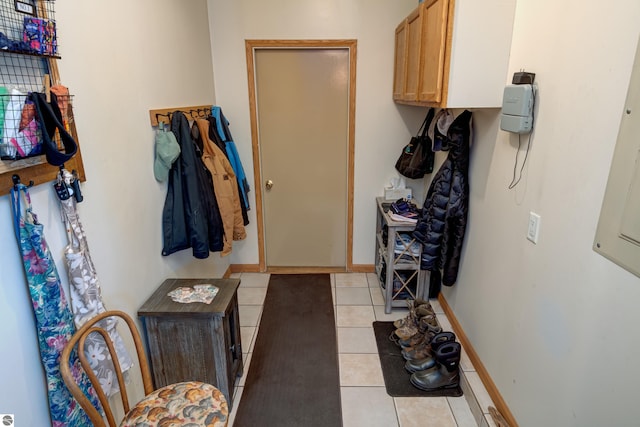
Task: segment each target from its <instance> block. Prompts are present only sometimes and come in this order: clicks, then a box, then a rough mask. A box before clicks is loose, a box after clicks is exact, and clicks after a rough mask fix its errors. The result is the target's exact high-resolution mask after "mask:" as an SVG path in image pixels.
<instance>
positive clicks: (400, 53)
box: [393, 20, 407, 100]
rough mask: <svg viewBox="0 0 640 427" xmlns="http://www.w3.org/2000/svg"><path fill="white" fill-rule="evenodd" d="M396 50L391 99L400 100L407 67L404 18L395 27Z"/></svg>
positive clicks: (405, 24) (405, 22)
mask: <svg viewBox="0 0 640 427" xmlns="http://www.w3.org/2000/svg"><path fill="white" fill-rule="evenodd" d="M395 45H396V52H395V66H394V73H393V99H396V100H402V99H403V92H404V81H405V74H406V73H405V72H406V69H407V64H406V59H407V52H406V48H407V21H406V20H404V21H402V22H401V23H400V25H398V27H397V28H396V43H395Z"/></svg>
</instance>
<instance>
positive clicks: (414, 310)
mask: <svg viewBox="0 0 640 427" xmlns="http://www.w3.org/2000/svg"><path fill="white" fill-rule="evenodd" d="M409 301H410V300H409ZM425 316H435V313H434V311H433V308H431V305H430V304H428V303H427V304H422V305H418V306H415V307H413V305H412V304H411V302H409V314H407V316H406V317H404V318H402V319H398V320H396V321H395V322H393V326H395V327H396V329H399V328H402V327H403V326H405V325H408V324H415V325H417V324H418V322H419V321H420V319H421V318H423V317H425Z"/></svg>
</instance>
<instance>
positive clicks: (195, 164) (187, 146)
mask: <svg viewBox="0 0 640 427" xmlns="http://www.w3.org/2000/svg"><path fill="white" fill-rule="evenodd" d="M171 131H172V132H173V133H174V134H175V136H176V140H177V141H178V144H180V150H181V151H180V156H179V157H178V158H177V159H176V161H175V162H174V163H173V165H172V167H171V171H170V172H169V186H168V189H167V198H166V199H165V203H164V209H163V211H162V230H163V237H164V242H163V244H164V246H163V248H162V255H165V256H166V255H170V254H172V253H174V252H177V251H180V250H183V249H187V248H191V249H192V251H193V256H194V257H196V258H207V257H208V256H209V252H210V251H214V252H218V251H221V250H222V245H223V240H222V233H223V228H222V218H221V216H220V210H219V209H218V203H217V200H216V196H215V193H214V191H213V181H212V177H211V173H210V172H209V170H208V169H207V168H206V167H205V165H204V163H203V162H202V159H201V156H202V154H201V151H200V150H199V149H198V147H197V145H196V144H195V142H194V141H193V140H192V138H191V133H190V130H189V122H188V121H187V118H186V117H185V115H184V114H183V113H181V112H179V111H176V112H175V113H174V114H173V116H172V118H171Z"/></svg>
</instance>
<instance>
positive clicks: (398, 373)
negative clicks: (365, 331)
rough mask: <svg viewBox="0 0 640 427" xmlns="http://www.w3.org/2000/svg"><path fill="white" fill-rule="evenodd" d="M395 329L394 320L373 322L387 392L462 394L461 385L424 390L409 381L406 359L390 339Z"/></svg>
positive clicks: (403, 395) (401, 395) (411, 395)
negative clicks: (405, 367)
mask: <svg viewBox="0 0 640 427" xmlns="http://www.w3.org/2000/svg"><path fill="white" fill-rule="evenodd" d="M395 329H396V328H395V327H394V326H393V322H373V332H374V334H375V336H376V344H377V345H378V356H380V364H381V365H382V376H383V377H384V385H385V387H386V389H387V394H389V396H392V397H436V396H450V397H457V396H462V389H461V388H460V386H459V385H458V387H455V388H447V389H442V390H434V391H424V390H420V389H419V388H416V387H414V386H413V385H412V384H411V382H410V381H409V378H411V374H410V373H409V372H407V371H406V370H405V369H404V364H405V360H404V358H403V357H402V354H401V353H400V351H401V349H400V347H398V346H397V345H396V343H394V342H393V341H391V340H390V339H389V336H390V335H391V333H392V332H393V331H394V330H395ZM461 375H462V374H461Z"/></svg>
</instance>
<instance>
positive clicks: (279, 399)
mask: <svg viewBox="0 0 640 427" xmlns="http://www.w3.org/2000/svg"><path fill="white" fill-rule="evenodd" d="M334 319H335V317H334V312H333V300H332V297H331V280H330V278H329V275H328V274H289V275H287V274H272V275H271V278H270V279H269V287H268V289H267V296H266V298H265V301H264V310H263V313H262V319H261V320H260V327H259V329H258V336H257V338H256V344H255V348H254V350H253V355H252V357H251V363H250V365H249V373H248V374H247V380H246V383H245V386H244V390H243V392H242V397H241V398H240V404H239V406H238V412H237V415H236V418H235V421H234V424H233V425H234V427H258V426H259V427H271V426H273V427H276V426H277V427H300V426H305V427H315V426H317V427H341V426H342V412H341V411H342V410H341V401H340V376H339V371H338V351H337V341H336V326H335V320H334ZM247 345H248V344H247Z"/></svg>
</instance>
